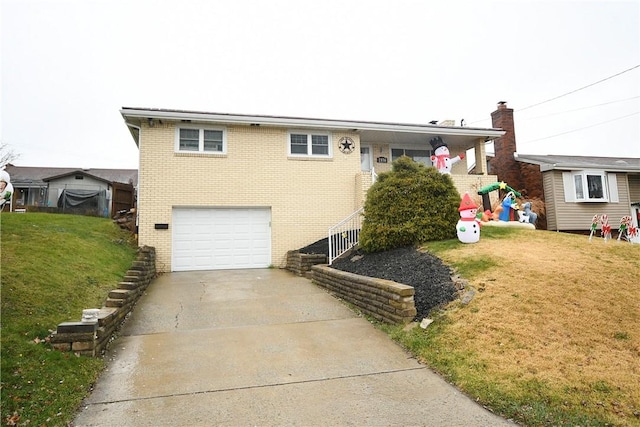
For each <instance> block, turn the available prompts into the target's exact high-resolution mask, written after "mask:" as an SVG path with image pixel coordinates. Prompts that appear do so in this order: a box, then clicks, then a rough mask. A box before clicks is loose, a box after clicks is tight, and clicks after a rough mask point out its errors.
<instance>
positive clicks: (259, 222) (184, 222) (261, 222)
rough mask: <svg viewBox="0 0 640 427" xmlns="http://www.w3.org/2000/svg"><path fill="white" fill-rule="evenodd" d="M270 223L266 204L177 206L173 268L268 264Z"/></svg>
mask: <svg viewBox="0 0 640 427" xmlns="http://www.w3.org/2000/svg"><path fill="white" fill-rule="evenodd" d="M270 225H271V211H270V209H266V208H263V209H252V208H246V209H243V208H234V209H229V208H206V209H192V208H174V210H173V225H172V230H173V234H172V251H173V254H172V263H173V265H172V269H173V270H174V271H183V270H212V269H233V268H265V267H268V266H269V265H270V264H271V226H270Z"/></svg>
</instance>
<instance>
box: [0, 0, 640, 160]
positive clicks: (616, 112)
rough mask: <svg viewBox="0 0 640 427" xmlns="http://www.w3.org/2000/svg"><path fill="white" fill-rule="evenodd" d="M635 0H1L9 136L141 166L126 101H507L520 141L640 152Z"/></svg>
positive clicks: (346, 107)
mask: <svg viewBox="0 0 640 427" xmlns="http://www.w3.org/2000/svg"><path fill="white" fill-rule="evenodd" d="M639 4H640V1H639V0H629V1H606V0H602V1H587V2H583V1H567V2H562V1H551V0H549V1H516V0H512V1H485V0H478V1H451V0H449V1H444V0H442V1H426V0H424V1H391V0H388V1H379V0H363V1H352V0H339V1H333V0H315V1H304V0H295V1H294V0H291V1H289V0H280V1H278V0H272V1H264V0H253V1H249V0H226V1H219V0H209V1H193V0H172V1H169V0H152V1H142V0H109V1H102V0H95V1H92V0H55V1H54V0H39V1H36V0H2V2H1V6H2V9H1V11H0V13H1V14H2V21H1V25H2V33H1V38H2V58H1V59H2V111H1V117H2V124H1V129H0V134H1V140H2V143H4V144H9V146H10V147H11V148H12V149H13V150H14V151H15V152H16V153H17V154H19V155H20V157H19V158H18V159H17V160H16V161H14V163H15V164H17V165H20V166H59V167H82V168H137V167H138V151H137V147H136V145H135V143H134V142H133V139H132V138H131V135H130V134H129V131H128V130H127V128H126V126H125V125H124V122H123V119H122V116H121V115H120V113H119V110H120V109H121V108H122V107H123V106H126V107H145V108H166V109H185V110H197V111H207V112H217V113H238V114H264V115H284V116H299V117H312V118H327V119H348V120H366V121H385V122H389V121H390V122H399V123H423V124H426V123H428V122H430V121H431V120H438V121H441V120H445V119H453V120H456V124H459V122H460V119H462V118H464V119H465V121H466V123H467V124H468V125H471V126H478V127H491V120H490V114H491V112H492V111H494V110H495V108H496V104H497V102H498V101H507V102H508V106H509V107H511V108H513V109H515V111H516V113H515V119H516V123H515V126H516V137H517V144H518V151H519V152H520V153H523V154H569V155H593V156H598V155H600V156H614V157H640V126H639V123H640V116H639V114H638V111H639V110H640V102H639V94H640V90H639V89H640V68H639V67H637V66H638V65H639V64H640V45H639V44H640V31H639V15H640V9H639ZM634 67H635V68H634ZM625 70H629V71H626V72H623V71H625ZM618 73H621V74H619V75H618V76H615V75H616V74H618ZM612 76H615V77H612ZM609 77H611V78H609ZM604 79H607V80H605V81H604V82H601V83H598V84H595V85H593V86H591V87H588V88H586V89H583V90H579V91H577V92H575V93H573V94H570V95H567V96H563V97H560V98H559V99H557V100H555V101H551V102H544V103H542V104H541V105H538V106H535V107H531V108H527V107H529V106H531V105H534V104H537V103H540V102H543V101H546V100H548V99H552V98H555V97H558V96H561V95H564V94H566V93H569V92H572V91H574V90H577V89H580V88H582V87H584V86H588V85H591V84H593V83H596V82H598V81H600V80H604ZM559 134H562V135H559ZM557 135H559V136H557Z"/></svg>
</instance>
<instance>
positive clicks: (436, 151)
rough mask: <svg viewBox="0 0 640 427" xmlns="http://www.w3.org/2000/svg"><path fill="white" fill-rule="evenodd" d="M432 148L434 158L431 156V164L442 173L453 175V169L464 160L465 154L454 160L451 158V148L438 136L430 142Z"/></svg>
mask: <svg viewBox="0 0 640 427" xmlns="http://www.w3.org/2000/svg"><path fill="white" fill-rule="evenodd" d="M429 144H431V147H433V156H431V164H433V167H435V168H436V169H438V172H440V173H446V174H449V175H451V167H452V166H453V165H455V164H456V163H458V162H459V161H460V160H462V159H464V154H460V155H459V156H456V157H454V158H451V156H450V154H449V147H447V144H445V142H444V141H443V140H442V138H440V137H439V136H436V137H435V138H432V139H431V140H430V141H429Z"/></svg>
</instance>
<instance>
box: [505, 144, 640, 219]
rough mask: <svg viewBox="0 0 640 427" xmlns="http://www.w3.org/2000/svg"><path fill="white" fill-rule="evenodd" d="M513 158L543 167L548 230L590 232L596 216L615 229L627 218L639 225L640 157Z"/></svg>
mask: <svg viewBox="0 0 640 427" xmlns="http://www.w3.org/2000/svg"><path fill="white" fill-rule="evenodd" d="M514 158H515V160H516V161H518V162H522V163H527V164H529V165H537V166H538V167H539V168H540V172H541V174H542V185H543V188H544V200H545V204H546V216H547V228H548V229H549V230H558V231H578V230H583V231H584V230H588V229H589V227H590V226H591V221H592V219H593V216H594V215H602V214H607V215H608V217H609V224H610V225H611V226H612V228H613V229H614V230H615V229H616V228H617V226H618V225H619V223H620V219H621V218H622V217H623V216H625V215H631V217H632V219H633V221H634V225H635V226H636V227H637V226H638V221H639V215H640V158H620V157H616V158H613V157H586V156H556V155H545V156H542V155H530V154H518V153H515V154H514ZM599 228H600V227H599Z"/></svg>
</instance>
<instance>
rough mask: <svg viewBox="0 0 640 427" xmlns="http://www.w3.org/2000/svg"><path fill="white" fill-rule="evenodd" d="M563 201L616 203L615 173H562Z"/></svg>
mask: <svg viewBox="0 0 640 427" xmlns="http://www.w3.org/2000/svg"><path fill="white" fill-rule="evenodd" d="M562 178H563V183H564V192H565V201H567V202H614V203H615V202H617V201H618V200H617V199H618V184H617V178H616V174H615V173H609V174H607V173H605V172H604V171H599V170H582V171H571V172H563V173H562Z"/></svg>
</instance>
